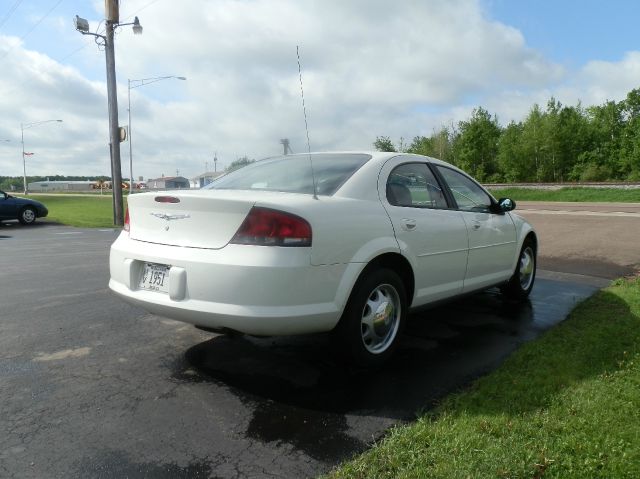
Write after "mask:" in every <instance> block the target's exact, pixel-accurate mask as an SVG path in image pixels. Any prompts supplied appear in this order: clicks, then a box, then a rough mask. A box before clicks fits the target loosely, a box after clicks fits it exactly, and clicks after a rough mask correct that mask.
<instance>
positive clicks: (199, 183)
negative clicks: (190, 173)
mask: <svg viewBox="0 0 640 479" xmlns="http://www.w3.org/2000/svg"><path fill="white" fill-rule="evenodd" d="M223 174H224V171H207V172H206V173H202V174H201V175H198V176H196V177H195V178H193V180H191V184H192V185H193V187H194V188H202V187H203V186H207V185H208V184H209V183H211V182H212V181H213V180H215V179H216V178H217V177H219V176H222V175H223Z"/></svg>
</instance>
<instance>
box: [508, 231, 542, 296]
mask: <svg viewBox="0 0 640 479" xmlns="http://www.w3.org/2000/svg"><path fill="white" fill-rule="evenodd" d="M537 264H538V261H537V258H536V247H535V244H534V242H533V241H532V240H531V239H529V238H527V239H526V240H525V241H524V244H523V245H522V249H521V250H520V255H519V256H518V262H517V263H516V270H515V271H514V273H513V276H511V279H510V280H509V282H508V283H507V284H506V285H504V286H503V287H502V288H501V290H502V293H503V294H504V295H505V296H507V297H508V298H511V299H516V300H524V299H526V298H527V297H528V296H529V294H530V293H531V290H532V289H533V283H534V282H535V279H536V269H537Z"/></svg>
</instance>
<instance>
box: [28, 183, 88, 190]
mask: <svg viewBox="0 0 640 479" xmlns="http://www.w3.org/2000/svg"><path fill="white" fill-rule="evenodd" d="M95 184H96V182H95V181H34V182H33V183H29V184H28V185H27V187H28V189H29V191H34V192H35V191H40V192H46V191H91V190H93V189H94V188H95Z"/></svg>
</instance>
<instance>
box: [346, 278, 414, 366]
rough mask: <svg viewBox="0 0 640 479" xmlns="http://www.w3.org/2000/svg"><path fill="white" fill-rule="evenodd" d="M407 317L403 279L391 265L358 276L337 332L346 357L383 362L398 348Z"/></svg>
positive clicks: (361, 363) (372, 363) (373, 363)
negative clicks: (389, 267) (387, 267)
mask: <svg viewBox="0 0 640 479" xmlns="http://www.w3.org/2000/svg"><path fill="white" fill-rule="evenodd" d="M406 317H407V299H406V292H405V288H404V284H403V282H402V280H401V279H400V277H399V276H398V275H397V274H396V273H395V272H394V271H392V270H390V269H377V270H373V271H371V272H365V273H364V274H363V276H361V278H360V279H359V280H358V282H357V283H356V285H355V287H354V288H353V291H352V292H351V296H350V297H349V301H348V302H347V306H346V308H345V310H344V312H343V314H342V317H341V318H340V322H339V323H338V326H337V328H336V330H335V331H334V332H335V333H336V334H337V336H338V341H339V342H340V344H341V350H342V352H343V353H345V355H346V357H347V360H349V361H350V362H352V363H354V364H355V365H356V366H360V367H365V368H367V367H375V366H380V365H381V364H383V363H384V362H385V361H387V360H388V359H389V358H390V357H391V355H392V354H393V352H394V351H395V349H396V348H397V346H398V341H399V338H400V335H401V333H402V330H403V327H404V323H405V318H406Z"/></svg>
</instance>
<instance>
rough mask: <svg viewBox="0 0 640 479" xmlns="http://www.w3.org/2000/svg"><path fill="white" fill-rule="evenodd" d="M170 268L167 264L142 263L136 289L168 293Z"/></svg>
mask: <svg viewBox="0 0 640 479" xmlns="http://www.w3.org/2000/svg"><path fill="white" fill-rule="evenodd" d="M170 269H171V266H169V265H167V264H159V263H143V264H142V274H141V275H140V281H139V282H138V289H142V290H145V291H154V292H156V293H164V294H169V270H170Z"/></svg>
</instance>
